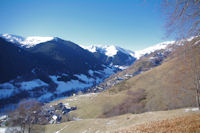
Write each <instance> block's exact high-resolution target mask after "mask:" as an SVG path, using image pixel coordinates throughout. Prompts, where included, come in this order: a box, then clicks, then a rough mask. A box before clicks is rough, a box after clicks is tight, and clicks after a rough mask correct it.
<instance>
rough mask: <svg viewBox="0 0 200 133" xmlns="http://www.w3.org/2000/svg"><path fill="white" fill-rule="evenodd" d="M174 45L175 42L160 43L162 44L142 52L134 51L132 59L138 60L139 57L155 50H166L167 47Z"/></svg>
mask: <svg viewBox="0 0 200 133" xmlns="http://www.w3.org/2000/svg"><path fill="white" fill-rule="evenodd" d="M174 43H175V41H166V42H162V43H159V44H156V45H154V46H151V47H148V48H146V49H143V50H138V51H135V55H134V57H135V58H137V59H139V58H140V57H142V56H143V55H145V54H150V53H152V52H154V51H156V50H161V49H166V48H167V47H168V46H170V45H173V44H174Z"/></svg>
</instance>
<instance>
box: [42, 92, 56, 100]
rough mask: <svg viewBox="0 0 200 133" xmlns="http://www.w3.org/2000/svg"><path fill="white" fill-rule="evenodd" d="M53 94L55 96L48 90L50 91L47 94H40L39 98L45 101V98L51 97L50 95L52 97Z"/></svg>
mask: <svg viewBox="0 0 200 133" xmlns="http://www.w3.org/2000/svg"><path fill="white" fill-rule="evenodd" d="M52 96H53V94H52V93H50V92H48V93H46V94H44V95H42V96H40V97H39V98H38V100H39V101H45V100H48V99H50V97H52Z"/></svg>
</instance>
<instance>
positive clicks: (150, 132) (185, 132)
mask: <svg viewBox="0 0 200 133" xmlns="http://www.w3.org/2000/svg"><path fill="white" fill-rule="evenodd" d="M158 132H159V133H172V132H173V133H199V132H200V114H192V115H188V116H183V117H178V118H173V119H166V120H160V121H154V122H147V123H144V124H139V125H136V126H133V127H131V128H128V129H123V130H119V131H115V132H113V133H158Z"/></svg>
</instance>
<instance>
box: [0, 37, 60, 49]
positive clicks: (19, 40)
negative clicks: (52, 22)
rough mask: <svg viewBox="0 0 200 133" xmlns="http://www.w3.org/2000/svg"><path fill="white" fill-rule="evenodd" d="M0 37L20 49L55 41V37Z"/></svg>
mask: <svg viewBox="0 0 200 133" xmlns="http://www.w3.org/2000/svg"><path fill="white" fill-rule="evenodd" d="M0 37H2V38H4V39H6V40H7V41H9V42H11V43H16V44H18V45H19V46H21V47H25V48H30V47H33V46H35V45H37V44H39V43H43V42H47V41H51V40H54V39H56V38H55V37H40V36H31V37H21V36H17V35H12V34H0Z"/></svg>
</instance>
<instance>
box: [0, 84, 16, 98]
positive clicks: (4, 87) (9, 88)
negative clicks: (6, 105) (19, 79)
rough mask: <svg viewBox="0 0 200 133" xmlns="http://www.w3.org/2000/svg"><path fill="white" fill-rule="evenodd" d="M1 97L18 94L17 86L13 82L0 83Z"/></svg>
mask: <svg viewBox="0 0 200 133" xmlns="http://www.w3.org/2000/svg"><path fill="white" fill-rule="evenodd" d="M0 88H1V89H0V99H3V98H7V97H10V96H12V95H14V94H16V93H17V92H18V91H17V88H15V87H14V86H13V85H12V84H11V83H3V84H0Z"/></svg>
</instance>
